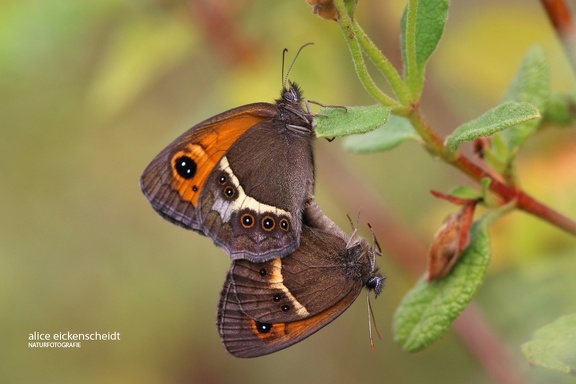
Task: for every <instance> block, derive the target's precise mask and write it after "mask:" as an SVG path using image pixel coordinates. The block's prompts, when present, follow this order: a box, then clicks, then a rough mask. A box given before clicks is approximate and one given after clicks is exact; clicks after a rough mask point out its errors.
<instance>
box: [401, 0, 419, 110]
mask: <svg viewBox="0 0 576 384" xmlns="http://www.w3.org/2000/svg"><path fill="white" fill-rule="evenodd" d="M417 15H418V1H417V0H409V1H408V5H407V9H406V33H405V34H404V36H405V38H406V41H405V42H404V55H405V56H404V59H405V60H406V62H405V63H404V68H405V69H406V73H405V74H404V76H405V81H406V84H407V86H408V89H409V90H410V93H411V96H412V100H413V101H415V100H418V99H419V98H420V91H421V84H420V81H419V80H418V79H419V75H418V57H417V55H416V18H417Z"/></svg>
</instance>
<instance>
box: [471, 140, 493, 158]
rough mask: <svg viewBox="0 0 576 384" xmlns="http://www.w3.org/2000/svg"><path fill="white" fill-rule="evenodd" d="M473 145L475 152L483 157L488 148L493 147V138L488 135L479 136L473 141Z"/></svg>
mask: <svg viewBox="0 0 576 384" xmlns="http://www.w3.org/2000/svg"><path fill="white" fill-rule="evenodd" d="M472 145H473V151H474V154H475V155H476V156H478V157H479V158H481V159H483V158H484V153H486V150H487V149H490V147H492V139H491V138H489V137H486V136H481V137H477V138H475V139H474V141H473V142H472Z"/></svg>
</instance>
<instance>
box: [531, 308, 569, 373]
mask: <svg viewBox="0 0 576 384" xmlns="http://www.w3.org/2000/svg"><path fill="white" fill-rule="evenodd" d="M575 330H576V314H570V315H566V316H562V317H560V318H558V319H557V320H556V321H554V322H553V323H550V324H547V325H545V326H543V327H542V328H540V329H538V330H537V331H536V332H535V333H534V337H533V338H532V340H531V341H529V342H527V343H524V344H522V353H523V354H524V357H526V359H527V360H528V362H530V364H532V365H535V366H538V367H543V368H548V369H553V370H557V371H560V372H564V373H570V374H572V375H575V374H576V332H575Z"/></svg>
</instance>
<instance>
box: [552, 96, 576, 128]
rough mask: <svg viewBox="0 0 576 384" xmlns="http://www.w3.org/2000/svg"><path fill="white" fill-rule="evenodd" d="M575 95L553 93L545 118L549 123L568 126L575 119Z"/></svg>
mask: <svg viewBox="0 0 576 384" xmlns="http://www.w3.org/2000/svg"><path fill="white" fill-rule="evenodd" d="M574 96H575V95H572V94H562V93H553V94H551V95H550V97H549V99H548V103H547V104H546V109H545V114H544V119H545V120H546V122H547V123H551V124H555V125H559V126H563V127H567V126H570V125H571V124H572V123H573V121H574V109H575V108H574V107H575V105H576V100H575V98H574Z"/></svg>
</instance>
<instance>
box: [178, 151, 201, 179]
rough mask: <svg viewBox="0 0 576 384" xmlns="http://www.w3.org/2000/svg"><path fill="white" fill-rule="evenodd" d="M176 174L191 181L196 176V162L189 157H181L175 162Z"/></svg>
mask: <svg viewBox="0 0 576 384" xmlns="http://www.w3.org/2000/svg"><path fill="white" fill-rule="evenodd" d="M174 168H175V169H176V173H178V175H179V176H180V177H182V178H184V179H191V178H193V177H194V175H195V174H196V169H197V166H196V162H195V161H194V160H193V159H192V158H190V157H188V156H180V157H179V158H177V159H176V161H174Z"/></svg>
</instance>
